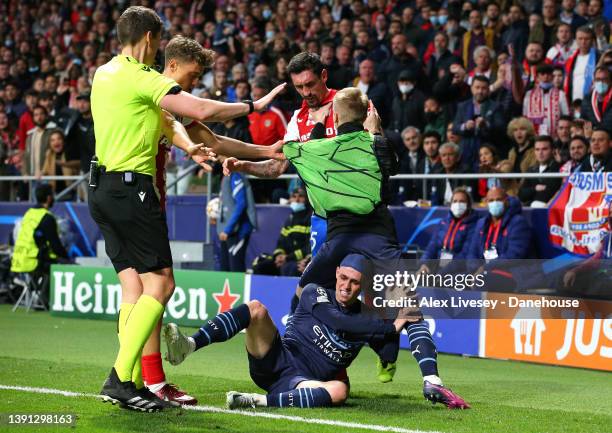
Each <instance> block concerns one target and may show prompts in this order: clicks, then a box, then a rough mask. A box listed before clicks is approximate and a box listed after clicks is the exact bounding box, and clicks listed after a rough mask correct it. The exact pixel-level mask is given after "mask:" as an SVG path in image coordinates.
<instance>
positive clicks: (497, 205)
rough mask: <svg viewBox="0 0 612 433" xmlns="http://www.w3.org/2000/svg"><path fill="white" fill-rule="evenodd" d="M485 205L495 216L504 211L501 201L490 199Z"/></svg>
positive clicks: (497, 216) (500, 214)
mask: <svg viewBox="0 0 612 433" xmlns="http://www.w3.org/2000/svg"><path fill="white" fill-rule="evenodd" d="M487 206H488V207H489V213H490V214H491V215H493V216H494V217H495V218H499V217H500V216H502V214H503V213H504V202H503V201H490V202H489V203H488V204H487Z"/></svg>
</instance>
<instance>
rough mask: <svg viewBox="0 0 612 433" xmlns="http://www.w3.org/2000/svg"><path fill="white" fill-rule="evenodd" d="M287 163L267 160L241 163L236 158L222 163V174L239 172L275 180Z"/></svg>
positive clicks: (285, 168) (227, 174) (284, 169)
mask: <svg viewBox="0 0 612 433" xmlns="http://www.w3.org/2000/svg"><path fill="white" fill-rule="evenodd" d="M287 167H289V162H288V161H287V160H278V159H268V160H266V161H257V162H253V161H242V160H239V159H236V158H227V159H226V160H225V161H223V174H224V175H225V176H229V175H230V173H233V172H240V173H246V174H250V175H252V176H257V177H261V178H264V179H275V178H277V177H279V176H280V175H281V174H283V173H284V172H285V171H286V170H287Z"/></svg>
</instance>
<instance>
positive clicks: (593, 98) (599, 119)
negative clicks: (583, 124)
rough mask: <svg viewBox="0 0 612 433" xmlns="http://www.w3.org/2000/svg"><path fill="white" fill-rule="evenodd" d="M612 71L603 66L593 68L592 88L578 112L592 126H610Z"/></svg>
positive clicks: (611, 125)
mask: <svg viewBox="0 0 612 433" xmlns="http://www.w3.org/2000/svg"><path fill="white" fill-rule="evenodd" d="M611 75H612V72H610V69H608V68H607V67H605V66H599V67H598V68H597V69H596V70H595V81H594V83H593V90H592V92H591V93H589V94H588V95H586V96H585V98H584V99H583V100H582V106H581V109H580V114H581V115H582V118H583V119H584V120H586V121H588V122H591V123H592V124H593V127H594V128H599V127H605V128H611V127H612V104H611V103H610V102H611V100H612V77H611Z"/></svg>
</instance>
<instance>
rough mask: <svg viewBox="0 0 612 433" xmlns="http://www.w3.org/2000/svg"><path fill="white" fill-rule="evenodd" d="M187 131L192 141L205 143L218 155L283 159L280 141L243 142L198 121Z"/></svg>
mask: <svg viewBox="0 0 612 433" xmlns="http://www.w3.org/2000/svg"><path fill="white" fill-rule="evenodd" d="M188 132H189V136H190V137H191V139H192V140H193V141H195V142H197V143H206V144H207V145H208V146H210V148H211V149H212V150H213V151H214V152H215V153H217V154H219V155H227V156H234V157H236V158H253V159H268V158H274V159H284V155H283V153H282V147H283V142H282V141H279V142H277V143H275V144H273V145H271V146H258V145H256V144H250V143H245V142H243V141H240V140H236V139H234V138H230V137H225V136H223V135H217V134H215V133H213V132H212V131H211V130H210V129H209V128H208V127H207V126H206V125H204V124H202V123H200V122H195V123H194V124H193V126H191V127H190V128H189V131H188Z"/></svg>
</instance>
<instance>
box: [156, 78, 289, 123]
mask: <svg viewBox="0 0 612 433" xmlns="http://www.w3.org/2000/svg"><path fill="white" fill-rule="evenodd" d="M286 84H287V83H283V84H279V85H278V86H276V87H275V88H274V89H272V91H271V92H270V93H268V94H267V95H266V96H264V97H263V98H261V99H258V100H257V101H255V102H253V107H254V109H255V111H261V110H263V109H264V108H266V107H267V106H268V105H270V103H271V102H272V101H273V100H274V98H275V97H276V95H278V93H279V92H281V91H282V90H283V89H284V88H285V86H286ZM159 105H160V107H161V108H163V109H164V110H167V111H169V112H171V113H174V114H178V115H180V116H184V117H190V118H192V119H196V120H199V121H200V122H224V121H226V120H230V119H235V118H236V117H241V116H246V115H247V114H249V110H250V107H249V104H246V103H244V102H231V103H230V102H221V101H215V100H213V99H204V98H198V97H197V96H193V95H191V94H189V93H187V92H180V93H178V94H176V95H166V96H164V97H163V98H162V100H161V102H160V104H159Z"/></svg>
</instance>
